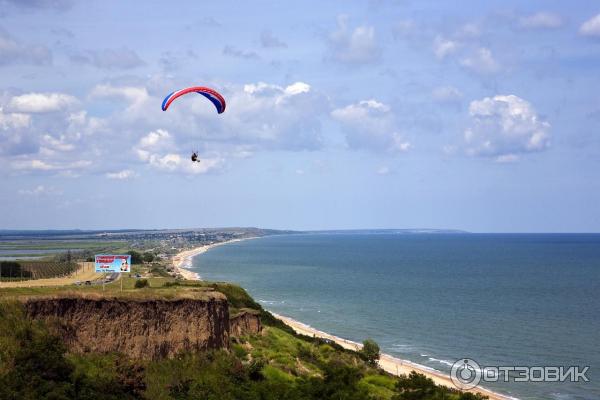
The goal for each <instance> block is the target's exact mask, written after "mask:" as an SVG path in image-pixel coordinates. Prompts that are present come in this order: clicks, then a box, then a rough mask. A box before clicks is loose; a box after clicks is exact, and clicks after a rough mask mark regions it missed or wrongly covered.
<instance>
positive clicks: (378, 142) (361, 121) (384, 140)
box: [331, 99, 411, 152]
mask: <svg viewBox="0 0 600 400" xmlns="http://www.w3.org/2000/svg"><path fill="white" fill-rule="evenodd" d="M331 117H332V118H333V119H335V120H336V121H338V122H339V123H340V124H341V126H342V132H343V133H344V135H345V137H346V142H347V143H348V146H350V147H351V148H355V149H360V148H365V149H370V150H373V151H391V152H404V151H407V150H409V149H410V147H411V144H410V142H408V141H407V140H405V139H404V137H403V135H401V134H400V133H399V132H398V128H397V126H396V121H395V118H394V114H393V113H392V112H391V109H390V107H389V106H388V105H386V104H383V103H380V102H378V101H377V100H373V99H371V100H362V101H360V102H358V103H355V104H350V105H348V106H346V107H343V108H338V109H335V110H333V111H332V112H331Z"/></svg>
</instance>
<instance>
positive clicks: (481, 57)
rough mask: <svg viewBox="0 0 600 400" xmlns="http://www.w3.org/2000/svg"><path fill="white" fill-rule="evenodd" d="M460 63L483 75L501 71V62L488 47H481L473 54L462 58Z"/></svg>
mask: <svg viewBox="0 0 600 400" xmlns="http://www.w3.org/2000/svg"><path fill="white" fill-rule="evenodd" d="M460 64H461V65H462V66H463V67H465V68H468V69H470V70H472V71H474V72H476V73H478V74H481V75H488V74H494V73H496V72H498V71H500V64H498V62H497V61H496V60H495V59H494V56H493V54H492V51H491V50H490V49H488V48H486V47H480V48H479V49H478V50H477V51H475V52H474V53H473V54H472V55H471V56H469V57H465V58H464V59H462V60H461V62H460Z"/></svg>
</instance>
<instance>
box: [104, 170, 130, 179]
mask: <svg viewBox="0 0 600 400" xmlns="http://www.w3.org/2000/svg"><path fill="white" fill-rule="evenodd" d="M105 176H106V177H107V178H108V179H116V180H126V179H131V178H134V177H135V176H136V174H135V172H134V171H132V170H130V169H124V170H122V171H116V172H107V173H106V175H105Z"/></svg>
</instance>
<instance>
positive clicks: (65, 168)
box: [12, 159, 92, 174]
mask: <svg viewBox="0 0 600 400" xmlns="http://www.w3.org/2000/svg"><path fill="white" fill-rule="evenodd" d="M91 164H92V162H91V161H89V160H79V161H73V162H52V161H45V160H40V159H21V160H17V161H14V162H13V163H12V167H13V169H15V170H19V171H59V172H60V171H62V172H66V173H68V174H70V173H71V172H74V171H77V172H81V171H79V170H81V169H83V168H87V167H89V166H90V165H91Z"/></svg>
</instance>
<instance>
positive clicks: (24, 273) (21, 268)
mask: <svg viewBox="0 0 600 400" xmlns="http://www.w3.org/2000/svg"><path fill="white" fill-rule="evenodd" d="M76 269H77V264H76V263H74V262H53V261H2V262H0V277H1V278H19V279H45V278H55V277H59V276H66V275H69V274H71V273H72V272H74V271H75V270H76Z"/></svg>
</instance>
